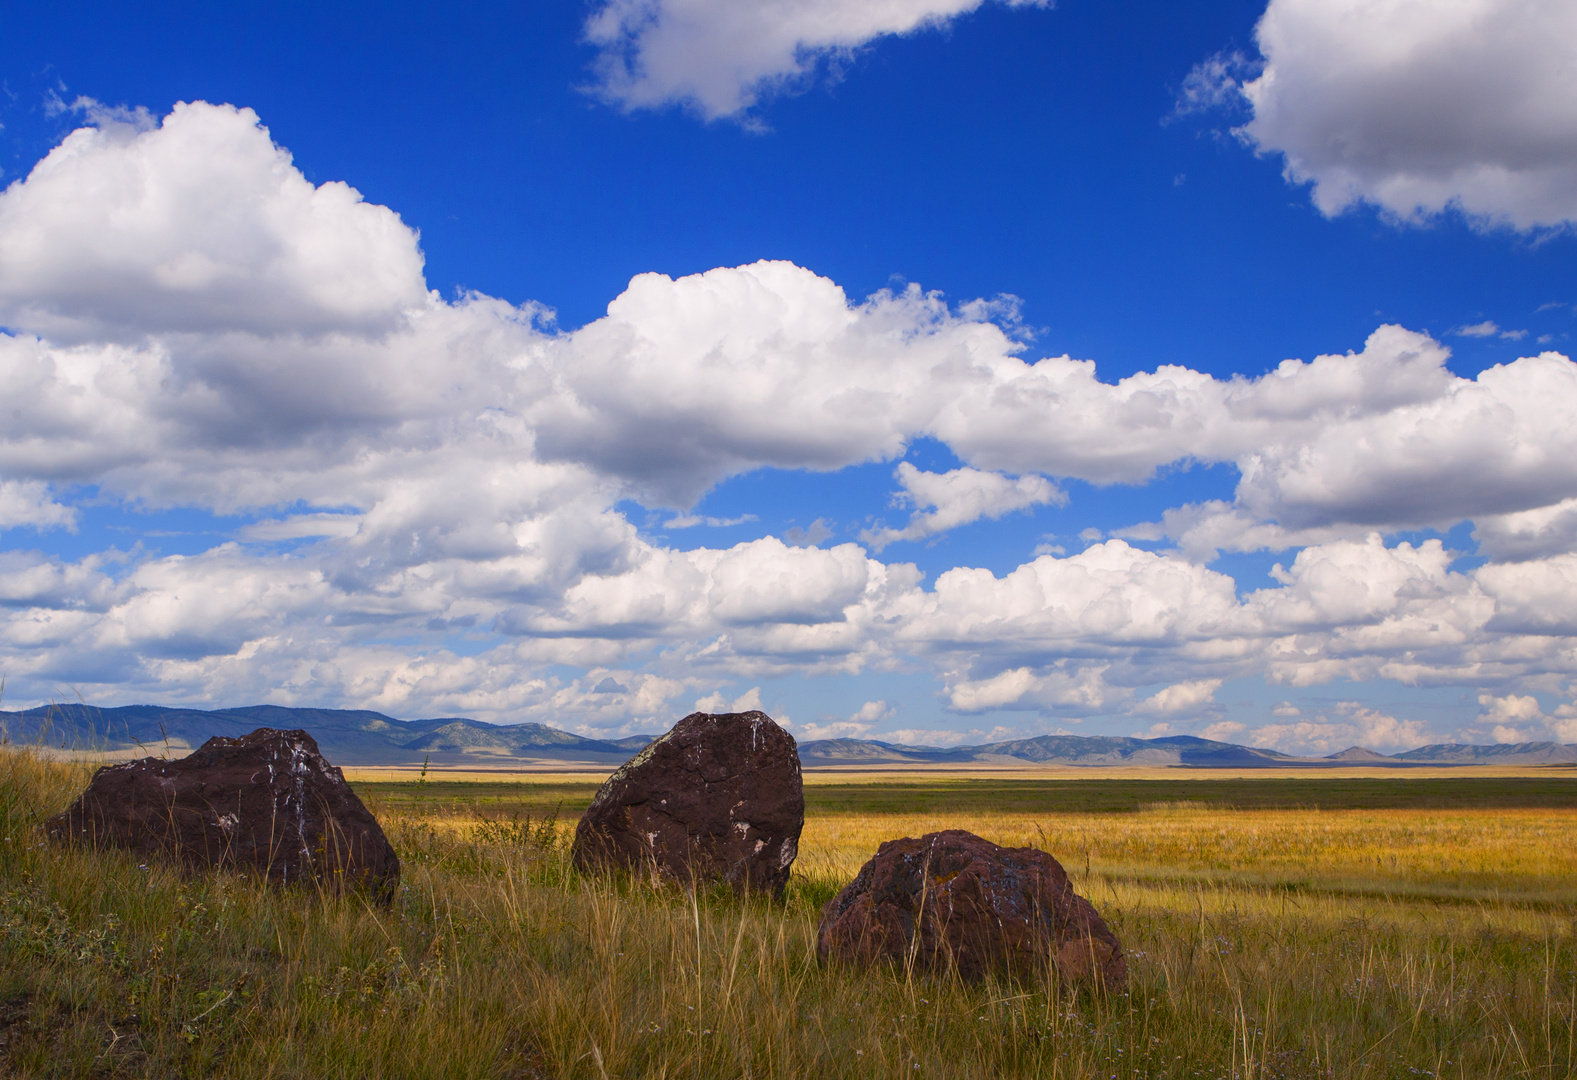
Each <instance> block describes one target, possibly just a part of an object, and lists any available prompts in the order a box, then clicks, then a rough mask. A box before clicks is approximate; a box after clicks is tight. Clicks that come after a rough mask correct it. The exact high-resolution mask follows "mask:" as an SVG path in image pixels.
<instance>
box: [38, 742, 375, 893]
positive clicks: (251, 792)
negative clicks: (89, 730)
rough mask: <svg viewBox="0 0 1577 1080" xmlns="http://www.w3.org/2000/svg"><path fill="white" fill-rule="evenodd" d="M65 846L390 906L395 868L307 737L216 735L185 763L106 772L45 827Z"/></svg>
mask: <svg viewBox="0 0 1577 1080" xmlns="http://www.w3.org/2000/svg"><path fill="white" fill-rule="evenodd" d="M44 829H45V833H46V834H47V835H48V836H49V837H50V838H51V839H53V840H55V841H57V842H61V843H87V844H91V845H95V846H106V847H117V848H125V849H128V850H131V851H136V852H142V853H147V854H149V855H156V856H162V857H168V858H173V859H176V860H178V861H179V862H181V863H183V864H185V865H187V866H190V867H194V868H197V869H205V868H208V867H215V866H222V867H236V868H250V869H254V870H258V871H261V872H262V873H264V874H266V875H267V876H268V877H269V879H270V880H272V881H276V882H279V883H280V884H296V883H298V882H308V883H313V884H316V885H319V886H322V887H325V888H328V889H331V890H334V891H340V890H343V889H346V888H362V889H366V890H367V891H369V892H371V893H372V894H373V895H374V896H376V897H377V898H378V899H379V900H381V901H383V902H385V903H387V902H388V901H390V900H392V899H393V897H394V890H395V887H396V886H397V885H398V884H399V880H400V860H399V858H398V857H397V856H396V855H395V854H394V849H393V848H392V847H390V846H389V841H388V840H387V839H386V838H385V837H384V835H383V830H382V829H381V828H379V827H378V822H377V821H376V820H375V819H374V818H373V816H372V815H371V814H370V813H368V812H367V808H366V807H365V806H363V805H362V803H361V800H360V799H358V798H357V797H356V793H355V792H353V791H351V789H350V786H349V785H348V784H346V783H345V777H344V775H343V774H341V772H340V771H339V769H337V768H335V767H334V766H333V765H330V764H329V763H328V762H327V761H326V760H324V758H323V755H322V754H320V753H318V744H317V743H316V742H314V741H313V739H312V736H311V735H308V734H307V733H306V732H305V731H276V730H274V729H273V728H259V729H257V730H256V731H254V732H252V733H251V734H249V735H243V736H241V737H240V738H238V739H227V738H223V737H221V736H215V737H214V738H212V739H209V740H208V741H207V742H205V743H204V744H203V745H202V746H201V747H199V748H198V749H197V750H195V751H193V752H192V753H191V754H189V755H188V756H186V757H184V758H180V759H178V760H175V761H166V760H163V759H161V758H143V759H141V760H139V761H128V762H126V763H124V764H121V765H107V766H105V767H104V768H101V769H99V770H98V772H96V773H94V774H93V780H92V782H91V783H89V784H88V788H87V790H86V791H84V792H83V793H82V795H81V797H79V798H78V799H77V801H76V802H75V803H73V804H72V805H71V806H70V808H68V809H67V810H65V811H64V812H63V813H60V814H56V815H55V816H54V817H52V818H50V819H49V820H48V821H47V822H45V823H44Z"/></svg>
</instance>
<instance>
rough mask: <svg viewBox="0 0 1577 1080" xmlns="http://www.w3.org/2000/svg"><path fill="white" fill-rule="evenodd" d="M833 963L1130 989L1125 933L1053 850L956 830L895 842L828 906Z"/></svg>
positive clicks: (825, 927)
mask: <svg viewBox="0 0 1577 1080" xmlns="http://www.w3.org/2000/svg"><path fill="white" fill-rule="evenodd" d="M816 947H817V952H818V954H819V955H820V957H821V959H822V961H823V962H824V963H826V962H830V961H843V962H849V963H855V964H864V965H869V964H871V963H873V962H875V961H879V960H893V961H897V962H898V963H900V964H904V965H910V964H912V965H914V966H916V967H919V968H922V969H926V970H946V969H948V968H955V969H956V970H957V971H958V973H959V974H960V975H961V976H963V977H964V978H966V979H978V978H981V977H982V976H984V975H985V974H986V973H987V972H990V971H999V972H1004V973H1012V974H1018V975H1020V976H1029V977H1033V976H1035V975H1038V974H1040V973H1042V972H1045V971H1046V970H1047V969H1048V968H1053V969H1055V970H1056V971H1057V973H1058V974H1059V975H1060V976H1061V977H1062V978H1063V979H1065V980H1067V981H1069V982H1093V983H1098V984H1100V985H1103V986H1105V987H1106V988H1107V989H1110V990H1121V989H1122V988H1123V986H1124V985H1125V984H1126V982H1127V978H1128V965H1127V963H1126V962H1125V961H1124V959H1123V952H1122V946H1121V944H1120V943H1119V942H1118V941H1117V936H1116V935H1115V934H1113V933H1112V932H1111V930H1110V929H1109V928H1108V927H1107V926H1106V923H1105V922H1104V921H1103V920H1102V919H1101V917H1100V915H1099V914H1097V913H1096V911H1095V908H1094V907H1092V906H1091V905H1090V902H1089V901H1088V900H1086V899H1084V897H1082V896H1079V895H1078V894H1077V893H1075V892H1074V891H1073V886H1072V885H1071V884H1070V883H1069V882H1068V875H1067V873H1066V872H1064V871H1063V869H1062V866H1061V865H1060V864H1059V863H1058V862H1057V860H1056V859H1053V858H1052V857H1051V856H1050V855H1048V854H1046V853H1045V852H1044V851H1037V850H1035V849H1034V848H1004V847H999V846H997V845H996V844H993V843H991V842H990V841H989V840H983V839H981V838H980V837H978V836H976V835H974V834H973V833H969V832H964V831H962V830H958V829H953V830H949V831H946V832H934V833H928V834H926V835H925V836H922V837H920V838H919V839H914V838H912V837H905V838H904V839H902V840H888V841H887V842H885V843H884V844H882V846H881V847H880V848H878V849H877V852H876V855H875V857H874V858H872V859H871V860H870V861H869V862H867V863H866V864H865V865H864V866H863V867H862V868H861V869H860V872H859V875H858V876H856V877H855V879H854V880H853V881H852V882H850V883H849V885H848V886H847V887H846V888H845V889H844V890H843V891H842V892H841V893H839V894H838V895H837V896H835V897H833V898H832V899H831V900H830V901H828V902H827V906H826V907H824V908H822V911H821V924H820V926H819V927H818V929H817V942H816Z"/></svg>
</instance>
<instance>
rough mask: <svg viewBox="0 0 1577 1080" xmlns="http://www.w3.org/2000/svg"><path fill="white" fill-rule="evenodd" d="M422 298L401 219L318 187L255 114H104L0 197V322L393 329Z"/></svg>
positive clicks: (215, 110)
mask: <svg viewBox="0 0 1577 1080" xmlns="http://www.w3.org/2000/svg"><path fill="white" fill-rule="evenodd" d="M425 294H426V288H425V286H424V284H423V282H422V257H421V253H420V251H419V250H418V249H417V246H416V236H415V234H414V233H412V232H411V230H410V229H408V228H406V227H405V226H404V225H403V224H402V223H401V222H400V219H399V217H398V215H396V214H395V213H394V212H393V211H391V210H389V209H388V208H387V207H383V206H373V205H371V204H369V203H365V202H363V201H362V198H361V195H360V193H358V192H357V191H356V190H355V189H354V188H352V187H349V186H348V185H346V184H343V183H338V182H332V183H326V184H323V185H321V186H317V187H314V186H313V185H312V183H311V182H309V181H308V180H307V179H306V178H305V177H303V176H302V175H301V173H300V172H299V171H298V170H297V169H296V168H295V167H294V166H293V165H292V164H291V160H290V155H289V154H288V153H286V152H285V151H284V150H282V149H280V148H279V147H277V146H275V145H274V143H273V142H272V141H271V140H270V139H269V137H268V132H267V131H266V130H265V129H264V128H263V127H262V126H261V125H260V124H259V122H258V118H257V114H256V113H254V112H252V110H250V109H233V108H230V107H227V106H217V107H216V106H211V105H204V104H197V105H187V104H181V105H177V106H176V107H175V109H174V111H173V112H171V113H170V115H169V116H167V117H165V118H164V120H163V122H162V123H160V124H159V125H158V126H157V127H148V126H145V125H143V124H138V123H134V122H129V121H126V120H122V119H117V118H114V117H111V116H104V117H103V118H101V121H100V123H99V124H98V125H97V126H93V127H83V128H79V129H78V130H76V131H74V132H72V133H71V134H70V135H69V136H68V137H67V138H66V139H65V141H64V142H62V143H61V144H60V145H59V146H58V147H56V148H55V149H54V150H53V151H51V152H50V154H49V156H48V157H46V158H45V159H44V160H43V161H41V162H39V163H38V164H37V165H36V166H34V168H33V170H32V172H31V174H30V175H29V176H28V177H27V178H26V180H25V181H17V182H16V183H13V184H12V185H11V186H10V187H9V188H8V189H6V191H5V192H4V194H0V322H3V323H5V324H7V325H10V326H13V327H19V328H22V329H25V330H30V331H34V332H38V333H43V334H47V335H48V336H50V337H51V338H53V339H55V340H57V341H58V340H68V341H69V340H73V339H84V338H92V339H97V340H102V339H103V338H104V337H106V336H108V337H111V338H122V337H125V336H128V335H140V334H143V333H168V332H180V331H192V332H198V333H222V332H234V331H250V332H254V333H263V334H274V333H290V334H313V333H324V332H330V331H336V330H355V331H362V330H368V329H389V328H392V327H393V326H394V325H395V324H396V322H397V320H398V319H399V318H400V316H401V315H402V313H403V312H404V311H405V310H406V309H407V308H409V307H412V306H418V307H419V306H421V305H422V304H423V302H424V301H425V299H426V295H425Z"/></svg>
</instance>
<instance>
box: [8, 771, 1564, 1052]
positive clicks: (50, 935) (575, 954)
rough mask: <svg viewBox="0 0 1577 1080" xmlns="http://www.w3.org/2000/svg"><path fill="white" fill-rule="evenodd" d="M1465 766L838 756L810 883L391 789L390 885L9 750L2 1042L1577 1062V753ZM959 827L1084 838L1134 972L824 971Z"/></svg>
mask: <svg viewBox="0 0 1577 1080" xmlns="http://www.w3.org/2000/svg"><path fill="white" fill-rule="evenodd" d="M1464 773H1465V774H1466V775H1465V776H1462V777H1457V776H1453V777H1450V778H1438V777H1436V778H1428V779H1421V778H1407V777H1398V776H1396V775H1392V774H1381V775H1379V776H1375V777H1373V778H1365V779H1344V778H1327V777H1317V778H1307V779H1290V778H1284V777H1275V776H1272V777H1266V778H1263V779H1259V778H1255V779H1241V780H1220V781H1216V780H1180V781H1173V780H1123V779H1111V778H1108V777H1102V776H1099V775H1098V774H1097V775H1094V776H1091V777H1090V778H1088V779H1066V778H1062V777H1056V778H1049V779H1035V778H1030V777H1025V776H1014V777H1007V778H1003V777H993V778H988V779H976V780H968V779H948V780H924V779H912V778H911V779H906V780H901V779H884V780H876V781H839V782H815V783H811V784H810V785H809V786H808V787H807V803H808V811H807V821H806V828H805V834H804V838H803V842H802V845H801V852H802V854H801V859H800V861H799V863H797V864H796V875H795V879H794V882H793V885H792V886H791V888H790V891H789V895H788V897H787V898H786V901H785V902H783V903H778V904H774V903H771V902H767V901H762V900H752V901H738V900H735V899H733V898H732V897H730V896H727V895H702V896H699V897H691V896H689V895H682V894H678V893H652V892H651V891H649V890H646V889H643V888H640V887H633V886H630V885H628V884H626V883H618V882H606V881H598V880H588V879H584V878H581V877H580V876H578V875H577V874H575V873H574V872H573V871H572V870H571V869H570V867H569V866H568V865H567V859H566V851H565V847H566V845H565V841H566V838H567V833H568V831H569V827H570V826H571V824H572V823H573V821H574V820H575V818H576V817H577V816H578V814H579V812H580V810H581V809H582V808H583V807H584V806H585V805H586V803H588V802H589V801H590V798H591V794H592V792H593V791H594V790H595V787H596V785H595V783H593V782H590V781H588V780H574V779H564V778H549V779H544V780H541V781H533V782H518V783H515V782H498V781H494V782H465V783H460V782H451V781H447V780H444V779H443V778H442V777H430V778H429V779H428V780H427V781H425V782H412V781H404V782H392V783H391V782H376V781H365V780H364V781H362V782H360V783H358V785H357V786H358V789H359V790H360V791H361V793H362V795H363V798H364V799H366V801H367V802H368V804H369V806H371V807H372V808H373V809H374V812H375V813H377V814H378V815H379V817H380V819H381V820H382V821H383V822H384V823H385V828H386V829H387V830H388V832H389V835H390V838H391V839H392V841H393V842H394V844H395V846H396V848H397V850H398V851H399V853H400V857H401V859H402V861H403V863H404V886H403V887H402V889H401V892H400V895H399V898H398V901H397V903H396V904H395V906H394V908H393V909H392V910H390V911H379V910H375V909H371V908H369V907H368V906H367V905H365V904H364V903H362V902H360V901H359V900H356V899H354V898H350V899H336V898H333V897H327V896H317V895H311V894H303V893H300V892H280V891H278V890H272V889H267V888H264V887H262V886H261V885H259V884H258V883H257V882H255V881H253V880H248V879H239V878H234V877H230V876H224V875H214V876H201V877H188V876H183V875H181V874H179V873H177V872H174V871H172V870H169V869H167V868H164V867H161V866H157V865H151V866H146V867H143V866H139V865H138V864H137V862H136V860H135V859H131V858H127V857H124V856H121V855H116V854H95V853H90V852H59V851H54V850H51V849H49V848H45V847H43V846H41V844H40V841H39V837H38V832H37V824H38V822H39V821H40V820H41V819H42V818H43V817H44V816H45V815H47V814H49V813H52V812H54V811H56V810H58V809H60V808H62V807H64V806H65V805H66V803H67V802H69V801H70V799H71V798H72V797H73V796H74V795H75V794H76V792H77V791H78V790H80V788H81V786H82V785H83V784H85V783H86V780H87V776H88V769H87V768H86V767H84V766H81V765H72V764H69V763H60V762H48V761H43V760H40V759H39V758H37V757H36V756H33V755H31V754H29V753H26V752H20V751H5V752H0V845H3V846H0V1068H3V1069H4V1070H7V1071H8V1072H9V1074H13V1075H20V1076H161V1077H162V1076H204V1077H206V1076H237V1077H263V1076H274V1077H314V1078H316V1077H362V1076H366V1077H382V1076H388V1077H406V1076H410V1077H417V1076H442V1077H534V1076H551V1077H559V1076H564V1077H592V1078H601V1077H647V1076H651V1077H673V1078H680V1077H762V1078H765V1077H784V1078H787V1077H807V1076H809V1077H816V1078H822V1077H828V1078H830V1077H867V1076H888V1077H897V1076H903V1077H980V1076H1023V1077H1102V1078H1106V1077H1118V1078H1129V1077H1168V1078H1177V1080H1184V1078H1195V1077H1209V1078H1216V1077H1222V1078H1224V1077H1244V1078H1248V1077H1286V1078H1301V1077H1309V1078H1313V1077H1417V1076H1445V1077H1463V1078H1480V1077H1521V1076H1528V1077H1533V1076H1537V1077H1566V1076H1572V1075H1577V1056H1574V1055H1577V1040H1574V1022H1577V936H1574V930H1577V920H1574V915H1577V843H1574V840H1577V778H1568V777H1567V776H1566V775H1563V774H1561V773H1559V772H1554V771H1549V772H1540V773H1536V774H1529V775H1528V776H1524V777H1506V776H1501V777H1484V776H1482V775H1480V774H1475V773H1472V772H1468V771H1464ZM1081 775H1086V776H1087V775H1089V774H1081ZM944 827H961V828H967V829H971V830H973V831H975V832H978V833H980V834H981V835H983V836H986V837H988V838H990V839H993V840H996V841H998V842H1001V843H1009V844H1033V845H1036V846H1043V847H1045V848H1047V849H1048V850H1050V851H1051V852H1052V853H1053V854H1054V855H1056V856H1057V857H1058V858H1059V859H1060V860H1061V861H1062V862H1063V864H1064V865H1065V866H1066V867H1067V868H1068V870H1069V872H1070V873H1071V874H1072V876H1073V877H1074V879H1075V883H1076V885H1077V887H1078V888H1079V890H1080V891H1081V892H1083V893H1084V894H1085V895H1087V896H1089V897H1090V898H1091V899H1092V900H1093V901H1094V903H1095V904H1096V905H1097V907H1098V908H1100V910H1101V911H1102V913H1103V914H1104V915H1105V917H1106V918H1107V919H1108V921H1109V922H1111V923H1112V925H1113V927H1114V929H1116V931H1117V932H1118V934H1119V935H1120V936H1121V938H1122V940H1123V941H1124V944H1125V946H1126V947H1127V949H1128V951H1129V957H1130V965H1131V967H1130V970H1131V984H1130V987H1129V991H1128V993H1127V994H1125V995H1119V996H1098V995H1094V994H1090V993H1088V992H1082V991H1081V992H1073V991H1068V990H1065V989H1062V988H1059V987H1058V986H1057V985H1056V984H1055V982H1054V981H1052V982H1048V983H1045V984H1018V983H1009V982H994V981H988V982H986V983H984V984H982V985H976V986H969V985H963V984H960V983H958V982H956V981H954V980H951V979H948V978H943V977H929V978H922V977H918V976H915V977H910V976H906V974H905V972H904V971H903V970H902V969H901V968H897V969H880V970H876V971H868V972H863V973H862V972H855V971H849V970H842V969H832V970H827V969H822V968H820V967H819V966H818V965H817V964H816V962H815V957H814V930H815V921H816V915H817V912H818V910H819V908H820V906H821V904H822V903H824V902H825V901H826V900H827V899H828V898H829V897H830V896H831V895H833V893H834V892H835V891H836V890H837V889H838V888H840V887H841V886H842V885H843V884H844V883H845V882H846V881H847V880H848V879H849V878H850V877H851V876H852V875H853V873H854V871H855V870H856V869H857V868H858V866H859V865H860V863H861V862H863V861H864V859H866V858H867V857H869V855H870V854H871V853H872V852H873V851H874V850H875V848H876V846H877V844H878V843H879V842H880V841H881V840H883V839H887V838H890V837H894V836H901V835H906V834H907V835H917V834H919V833H921V832H925V831H929V830H931V829H936V828H944Z"/></svg>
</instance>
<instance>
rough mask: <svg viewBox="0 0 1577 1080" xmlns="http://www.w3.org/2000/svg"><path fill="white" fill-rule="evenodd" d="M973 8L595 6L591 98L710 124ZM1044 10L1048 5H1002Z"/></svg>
mask: <svg viewBox="0 0 1577 1080" xmlns="http://www.w3.org/2000/svg"><path fill="white" fill-rule="evenodd" d="M982 2H983V0H863V2H862V0H755V2H753V3H744V4H741V3H735V2H732V0H605V2H604V3H603V4H602V6H601V7H599V8H598V9H597V10H596V11H595V12H593V13H592V15H591V17H590V18H589V19H588V20H587V22H586V40H587V41H589V42H590V43H591V44H593V45H595V46H597V48H598V49H599V50H600V56H599V58H598V60H597V65H596V71H597V85H596V90H597V92H598V93H599V94H601V95H602V96H603V97H605V98H606V99H608V100H610V101H614V102H617V103H618V104H620V105H621V106H623V107H624V108H626V109H639V108H652V107H655V106H661V105H670V104H675V103H679V102H683V103H687V104H689V105H691V106H693V107H694V108H695V109H696V110H697V111H699V112H700V113H701V115H702V116H704V117H706V119H708V120H713V119H716V118H718V117H721V116H732V115H735V114H738V113H741V112H744V111H745V110H746V109H749V108H750V107H751V106H752V105H754V104H755V103H756V102H757V101H758V100H759V99H760V98H761V97H762V96H763V95H765V94H768V93H770V92H772V91H774V90H783V89H786V88H788V87H791V86H794V85H796V84H800V83H803V82H804V81H805V80H807V79H808V78H810V77H811V76H812V75H813V74H814V73H815V72H816V69H817V67H818V66H819V65H820V64H821V63H822V62H823V61H825V60H826V59H827V58H828V57H836V56H847V55H849V54H850V53H852V52H853V51H854V50H855V49H857V48H859V47H860V46H862V45H864V44H866V43H867V42H869V41H872V40H874V39H876V38H879V37H884V36H887V35H890V34H907V33H910V32H912V31H914V30H917V29H920V28H922V27H930V26H940V25H943V24H945V23H946V22H948V21H949V20H950V19H953V18H955V17H957V16H959V15H962V14H964V13H966V12H970V11H974V10H975V9H976V8H978V7H979V6H980V5H981V3H982ZM1002 2H1003V3H1006V4H1007V5H1008V6H1010V7H1050V6H1051V2H1050V0H1002Z"/></svg>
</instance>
